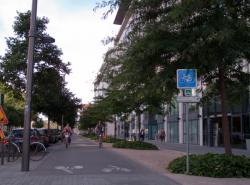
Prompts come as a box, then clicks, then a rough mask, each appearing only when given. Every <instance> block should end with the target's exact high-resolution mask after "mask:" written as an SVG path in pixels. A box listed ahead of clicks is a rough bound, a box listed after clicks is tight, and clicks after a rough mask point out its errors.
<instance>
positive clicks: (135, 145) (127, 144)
mask: <svg viewBox="0 0 250 185" xmlns="http://www.w3.org/2000/svg"><path fill="white" fill-rule="evenodd" d="M113 147H114V148H130V149H137V150H158V148H157V146H155V145H153V144H151V143H146V142H141V141H126V140H122V141H116V142H115V143H113Z"/></svg>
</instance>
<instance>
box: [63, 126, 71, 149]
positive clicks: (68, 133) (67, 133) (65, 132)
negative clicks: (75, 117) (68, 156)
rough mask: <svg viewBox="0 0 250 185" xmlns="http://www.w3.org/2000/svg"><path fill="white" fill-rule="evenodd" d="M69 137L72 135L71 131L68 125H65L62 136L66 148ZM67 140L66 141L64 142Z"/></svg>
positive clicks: (69, 140)
mask: <svg viewBox="0 0 250 185" xmlns="http://www.w3.org/2000/svg"><path fill="white" fill-rule="evenodd" d="M71 135H72V129H71V127H70V126H69V124H67V125H66V126H65V127H64V128H63V136H64V138H65V144H66V147H68V145H67V144H70V142H71ZM66 139H67V140H66Z"/></svg>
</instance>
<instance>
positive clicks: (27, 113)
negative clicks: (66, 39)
mask: <svg viewBox="0 0 250 185" xmlns="http://www.w3.org/2000/svg"><path fill="white" fill-rule="evenodd" d="M36 13H37V0H32V10H31V18H30V31H29V46H28V59H27V76H26V78H27V82H26V98H25V107H24V134H23V136H24V137H23V154H22V166H21V170H22V171H29V160H30V154H29V147H30V122H31V99H32V98H31V97H32V75H33V59H34V48H35V30H36ZM41 39H46V42H47V41H48V42H50V43H52V42H54V41H55V39H53V38H49V39H48V38H41Z"/></svg>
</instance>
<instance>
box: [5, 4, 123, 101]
mask: <svg viewBox="0 0 250 185" xmlns="http://www.w3.org/2000/svg"><path fill="white" fill-rule="evenodd" d="M100 1H101V0H38V9H37V16H39V17H43V16H45V17H48V18H49V20H50V22H49V24H48V29H47V32H48V33H49V34H50V35H51V36H52V37H54V38H55V40H56V42H55V44H56V45H57V46H58V47H59V48H61V49H62V51H63V56H62V59H63V61H64V62H68V61H69V62H71V64H72V65H71V68H72V73H71V74H70V75H69V76H67V77H66V81H67V82H68V86H67V87H68V88H69V89H70V90H71V91H72V92H73V93H74V94H75V95H76V96H77V97H78V98H81V99H82V102H83V103H87V102H90V101H91V100H93V95H94V92H93V81H94V79H95V76H96V74H97V72H98V70H99V68H100V67H101V64H102V61H103V55H104V53H105V52H106V51H107V49H108V47H111V45H109V46H104V45H103V44H102V43H101V40H103V39H104V38H106V37H107V36H114V35H116V33H117V32H118V29H119V26H117V25H114V24H113V20H114V17H115V14H113V15H111V16H109V17H108V19H105V20H103V19H102V13H103V12H104V10H102V9H99V10H98V11H96V12H94V11H93V8H94V7H95V5H96V3H97V2H100ZM0 2H1V5H0V55H4V52H5V49H6V40H5V38H6V37H10V36H14V34H13V31H12V25H13V22H14V18H15V16H16V15H17V14H16V12H17V11H19V12H26V11H28V10H30V9H31V5H32V0H0Z"/></svg>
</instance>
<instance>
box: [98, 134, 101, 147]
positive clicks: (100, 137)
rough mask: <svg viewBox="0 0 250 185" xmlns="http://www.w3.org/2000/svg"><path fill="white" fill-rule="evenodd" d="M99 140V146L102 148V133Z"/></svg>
mask: <svg viewBox="0 0 250 185" xmlns="http://www.w3.org/2000/svg"><path fill="white" fill-rule="evenodd" d="M98 141H99V148H102V134H99V138H98Z"/></svg>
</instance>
